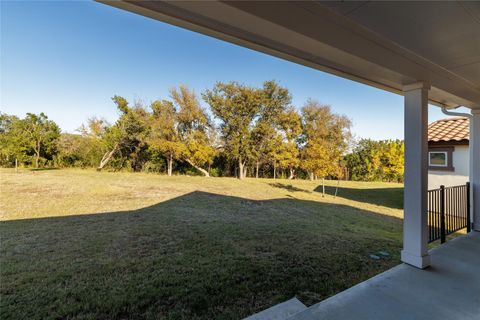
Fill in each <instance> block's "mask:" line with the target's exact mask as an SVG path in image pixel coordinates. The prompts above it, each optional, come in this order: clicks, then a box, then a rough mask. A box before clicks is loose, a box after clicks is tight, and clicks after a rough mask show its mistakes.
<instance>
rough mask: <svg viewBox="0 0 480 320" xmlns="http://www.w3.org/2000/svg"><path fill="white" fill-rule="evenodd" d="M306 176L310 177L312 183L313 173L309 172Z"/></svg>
mask: <svg viewBox="0 0 480 320" xmlns="http://www.w3.org/2000/svg"><path fill="white" fill-rule="evenodd" d="M308 175H309V176H310V180H311V181H313V177H314V176H313V172H309V173H308Z"/></svg>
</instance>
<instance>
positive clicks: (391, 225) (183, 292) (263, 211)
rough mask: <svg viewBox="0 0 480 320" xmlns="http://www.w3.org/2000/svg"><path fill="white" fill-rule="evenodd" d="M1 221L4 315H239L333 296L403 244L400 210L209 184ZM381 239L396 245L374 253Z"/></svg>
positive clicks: (394, 258)
mask: <svg viewBox="0 0 480 320" xmlns="http://www.w3.org/2000/svg"><path fill="white" fill-rule="evenodd" d="M0 231H1V234H2V242H1V246H0V258H1V259H0V261H1V262H0V263H1V268H0V276H1V280H2V281H1V286H0V293H1V296H2V299H1V300H0V318H2V319H7V318H18V319H45V318H58V319H65V318H72V319H73V318H75V319H80V318H82V319H107V318H108V319H145V318H156V317H159V316H161V317H164V318H168V319H177V318H178V319H179V318H182V319H193V318H195V319H213V318H215V319H241V318H243V317H245V316H247V315H250V314H252V313H254V312H257V311H259V310H262V309H265V308H267V307H269V306H272V305H274V304H276V303H279V302H282V301H284V300H286V299H290V298H292V297H293V296H297V297H298V298H299V299H300V300H302V301H303V302H304V303H306V304H308V305H309V304H313V303H315V302H318V301H320V300H322V299H325V298H327V297H328V296H331V295H333V294H335V293H337V292H339V291H342V290H344V289H346V288H348V287H350V286H353V285H354V284H356V283H358V282H361V281H363V280H366V279H368V278H370V277H372V276H373V275H375V274H378V273H380V272H382V271H384V270H386V269H389V268H390V267H392V266H394V265H396V264H398V263H399V250H400V248H401V220H400V219H398V218H394V217H388V216H383V215H379V214H376V213H372V212H369V211H364V210H360V209H357V208H353V207H349V206H345V205H336V204H326V203H320V202H315V201H303V200H296V199H275V200H267V201H254V200H250V199H243V198H237V197H229V196H221V195H216V194H211V193H204V192H193V193H190V194H186V195H183V196H180V197H177V198H174V199H171V200H168V201H165V202H161V203H158V204H155V205H153V206H150V207H146V208H142V209H138V210H132V211H124V212H111V213H101V214H97V213H96V214H91V215H78V216H68V217H53V218H41V219H31V220H17V221H5V222H1V223H0ZM380 250H382V251H388V252H389V253H390V256H389V257H386V258H382V259H381V260H378V261H377V260H372V259H370V258H369V255H370V254H371V253H375V252H378V251H380Z"/></svg>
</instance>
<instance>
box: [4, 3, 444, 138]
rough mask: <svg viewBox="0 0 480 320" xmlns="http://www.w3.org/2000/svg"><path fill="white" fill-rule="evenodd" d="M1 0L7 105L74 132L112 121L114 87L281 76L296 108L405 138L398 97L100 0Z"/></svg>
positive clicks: (433, 113) (363, 133) (162, 89)
mask: <svg viewBox="0 0 480 320" xmlns="http://www.w3.org/2000/svg"><path fill="white" fill-rule="evenodd" d="M0 3H1V57H0V62H1V68H0V69H1V71H0V72H1V83H0V90H1V92H0V94H1V97H0V110H1V111H2V112H6V113H9V114H16V115H19V116H24V115H25V113H26V112H35V113H38V112H42V111H43V112H45V113H46V114H47V115H48V116H49V117H50V118H51V119H53V120H55V121H56V122H57V123H58V124H59V125H60V127H61V128H62V130H63V131H67V132H74V131H75V129H77V128H78V127H79V126H80V124H81V123H82V122H84V121H85V120H86V119H87V118H88V117H89V116H92V115H96V116H100V117H104V118H106V119H107V120H109V121H110V122H114V121H115V119H116V117H117V112H116V109H115V107H114V105H113V103H112V101H111V99H110V98H111V97H112V96H113V95H115V94H118V95H122V96H124V97H125V98H127V99H129V100H133V99H141V100H142V101H144V102H145V103H149V102H150V101H152V100H154V99H158V98H167V97H168V89H169V88H170V87H172V86H176V85H179V84H181V83H184V84H186V85H188V86H189V87H191V88H194V89H195V91H196V92H197V93H200V92H202V91H203V90H204V89H206V88H211V87H212V86H213V84H214V83H215V82H216V81H229V80H236V81H239V82H242V83H245V84H249V85H261V83H262V82H263V81H264V80H268V79H275V80H277V81H279V82H280V84H281V85H283V86H286V87H288V88H289V89H290V90H291V93H292V95H293V102H294V105H295V106H296V107H301V106H302V104H303V103H304V102H305V100H306V99H307V98H308V97H311V98H314V99H316V100H318V101H320V102H321V103H325V104H329V105H331V106H332V108H333V110H334V111H335V112H337V113H342V114H345V115H347V116H348V117H350V118H351V119H352V121H353V124H354V126H353V131H354V133H355V135H356V136H357V137H365V138H367V137H368V138H374V139H390V138H400V139H401V138H403V99H402V97H401V96H398V95H395V94H392V93H388V92H384V91H382V90H378V89H374V88H371V87H368V86H366V85H362V84H358V83H355V82H352V81H349V80H345V79H342V78H339V77H336V76H333V75H329V74H326V73H323V72H320V71H316V70H313V69H310V68H307V67H303V66H300V65H297V64H294V63H291V62H287V61H284V60H281V59H278V58H274V57H271V56H268V55H265V54H262V53H258V52H255V51H252V50H249V49H245V48H242V47H239V46H236V45H233V44H229V43H226V42H223V41H220V40H217V39H213V38H209V37H207V36H203V35H200V34H197V33H194V32H191V31H187V30H183V29H180V28H177V27H174V26H171V25H167V24H164V23H162V22H158V21H154V20H151V19H147V18H145V17H142V16H138V15H135V14H132V13H128V12H125V11H122V10H119V9H115V8H112V7H109V6H106V5H103V4H100V3H96V2H91V1H88V2H87V1H76V2H59V1H52V2H41V1H38V2H24V1H11V2H8V1H3V0H0ZM442 117H444V116H443V115H442V114H441V112H440V110H439V109H438V108H436V107H430V120H436V119H438V118H442Z"/></svg>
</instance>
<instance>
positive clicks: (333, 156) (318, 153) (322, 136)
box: [300, 100, 351, 179]
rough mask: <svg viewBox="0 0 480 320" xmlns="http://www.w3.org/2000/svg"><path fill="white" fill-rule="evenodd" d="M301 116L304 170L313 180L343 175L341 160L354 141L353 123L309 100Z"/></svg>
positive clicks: (302, 165) (327, 107)
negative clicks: (351, 129)
mask: <svg viewBox="0 0 480 320" xmlns="http://www.w3.org/2000/svg"><path fill="white" fill-rule="evenodd" d="M301 113H302V127H303V133H302V138H301V139H300V140H301V144H302V161H301V167H302V168H303V169H304V170H305V171H307V172H308V173H309V175H310V179H314V178H315V177H320V178H322V179H324V178H325V177H327V176H338V175H340V171H341V170H340V160H341V159H342V157H343V155H344V154H345V152H346V151H347V147H348V143H349V139H350V126H351V122H350V120H349V119H348V118H347V117H345V116H342V115H338V114H335V113H333V112H332V111H331V108H330V107H329V106H324V105H321V104H319V103H318V102H317V101H314V100H308V101H307V103H306V104H305V105H304V106H303V108H302V111H301Z"/></svg>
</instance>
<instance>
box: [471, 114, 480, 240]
mask: <svg viewBox="0 0 480 320" xmlns="http://www.w3.org/2000/svg"><path fill="white" fill-rule="evenodd" d="M472 116H473V117H472V119H470V121H471V122H470V143H469V146H470V161H471V163H470V205H471V216H472V222H473V230H476V231H480V110H472Z"/></svg>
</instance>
